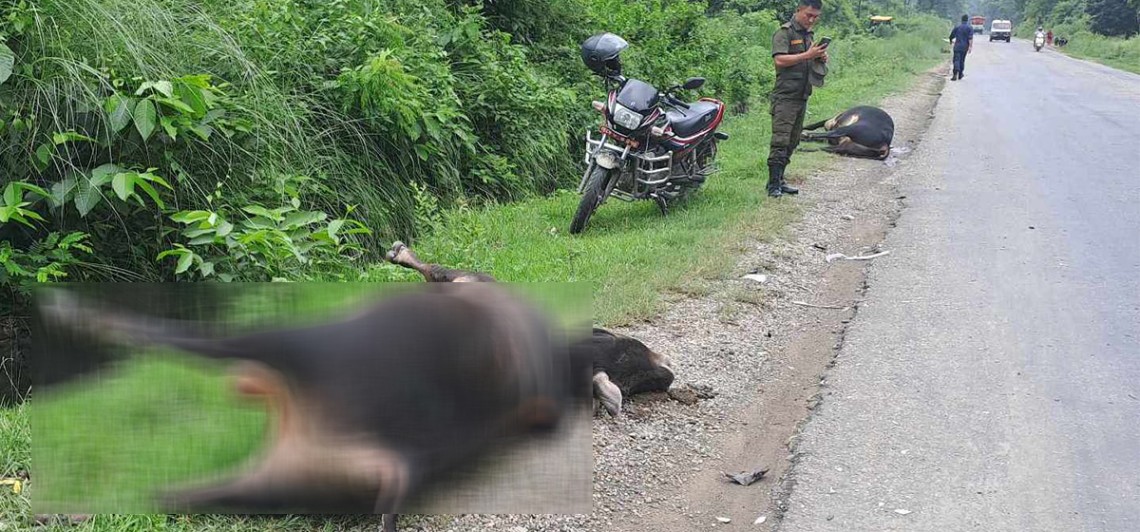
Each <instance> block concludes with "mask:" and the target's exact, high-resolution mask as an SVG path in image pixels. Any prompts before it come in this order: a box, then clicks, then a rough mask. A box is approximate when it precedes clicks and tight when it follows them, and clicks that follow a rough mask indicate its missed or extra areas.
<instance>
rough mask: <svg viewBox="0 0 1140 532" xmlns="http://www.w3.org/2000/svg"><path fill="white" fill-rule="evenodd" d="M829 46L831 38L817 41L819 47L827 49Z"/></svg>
mask: <svg viewBox="0 0 1140 532" xmlns="http://www.w3.org/2000/svg"><path fill="white" fill-rule="evenodd" d="M829 44H831V37H824V38H822V39H820V40H819V45H820V46H822V47H824V48H827V45H829Z"/></svg>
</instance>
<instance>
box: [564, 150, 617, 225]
mask: <svg viewBox="0 0 1140 532" xmlns="http://www.w3.org/2000/svg"><path fill="white" fill-rule="evenodd" d="M609 177H610V170H607V169H605V168H602V167H601V166H598V165H594V169H593V170H591V171H590V177H589V178H588V179H587V180H586V189H585V190H583V191H582V199H581V200H579V201H578V211H577V212H575V213H574V220H573V221H572V222H570V234H572V235H576V234H578V233H581V232H582V231H583V230H585V229H586V224H587V223H589V221H590V217H591V216H593V215H594V211H596V210H597V209H598V207H599V206H601V204H602V201H604V200H605V199H606V192H607V191H606V185H607V184H608V183H609Z"/></svg>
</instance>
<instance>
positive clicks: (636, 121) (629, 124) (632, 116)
mask: <svg viewBox="0 0 1140 532" xmlns="http://www.w3.org/2000/svg"><path fill="white" fill-rule="evenodd" d="M613 116H614V122H616V123H617V125H619V126H621V127H624V128H626V129H637V126H640V125H641V115H639V114H637V113H636V112H634V111H631V110H629V109H627V108H625V107H623V106H622V105H621V104H620V103H615V104H614V115H613Z"/></svg>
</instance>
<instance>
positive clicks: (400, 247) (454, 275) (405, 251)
mask: <svg viewBox="0 0 1140 532" xmlns="http://www.w3.org/2000/svg"><path fill="white" fill-rule="evenodd" d="M384 258H385V259H387V260H388V262H391V263H392V264H396V265H399V266H403V267H405V268H411V269H413V270H416V271H417V272H420V275H423V276H424V280H426V281H427V282H429V283H464V282H467V283H471V282H494V281H495V278H494V277H491V276H490V275H487V274H485V273H476V272H469V271H465V270H457V269H454V268H445V267H443V266H440V265H438V264H429V263H425V262H422V261H420V259H419V258H418V257H416V254H415V253H412V250H411V248H409V247H408V246H407V245H405V244H404V243H403V242H400V241H396V242H395V243H393V244H392V249H390V250H388V253H387V254H385V255H384Z"/></svg>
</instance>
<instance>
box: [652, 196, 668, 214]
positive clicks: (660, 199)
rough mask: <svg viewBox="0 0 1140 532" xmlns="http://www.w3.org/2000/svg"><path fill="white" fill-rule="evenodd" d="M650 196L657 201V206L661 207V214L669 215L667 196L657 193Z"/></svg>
mask: <svg viewBox="0 0 1140 532" xmlns="http://www.w3.org/2000/svg"><path fill="white" fill-rule="evenodd" d="M650 197H652V198H653V201H656V202H657V208H659V209H661V214H662V215H663V216H668V215H669V204H668V203H666V201H665V198H663V197H661V196H659V195H657V194H656V193H654V194H650Z"/></svg>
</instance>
